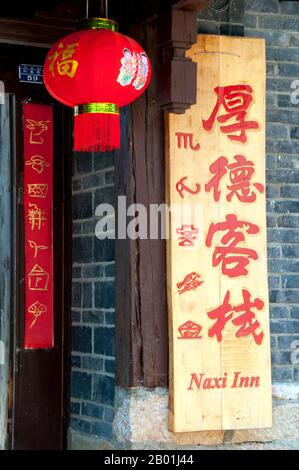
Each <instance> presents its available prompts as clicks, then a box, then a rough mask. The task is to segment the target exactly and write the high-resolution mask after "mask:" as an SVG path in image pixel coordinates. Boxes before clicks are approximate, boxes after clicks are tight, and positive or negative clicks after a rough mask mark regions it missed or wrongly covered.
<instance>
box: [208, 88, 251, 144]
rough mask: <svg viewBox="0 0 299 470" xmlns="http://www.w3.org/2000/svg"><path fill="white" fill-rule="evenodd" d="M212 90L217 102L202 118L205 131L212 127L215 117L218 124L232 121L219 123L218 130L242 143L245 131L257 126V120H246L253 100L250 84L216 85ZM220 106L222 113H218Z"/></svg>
mask: <svg viewBox="0 0 299 470" xmlns="http://www.w3.org/2000/svg"><path fill="white" fill-rule="evenodd" d="M214 91H215V93H216V94H217V102H216V104H215V107H214V109H213V111H212V113H211V115H210V117H209V118H208V119H203V120H202V123H203V127H204V129H205V130H207V131H210V130H211V129H213V127H214V124H215V121H216V118H217V121H218V122H219V123H220V124H224V123H227V122H228V121H233V122H232V123H228V124H226V125H220V130H221V132H223V133H224V134H227V136H228V138H229V139H230V140H234V141H238V142H242V143H243V144H244V143H245V142H246V141H247V134H246V131H248V130H250V129H258V128H259V125H258V122H257V121H246V116H247V112H248V109H249V107H250V105H251V103H252V101H253V98H252V92H253V90H252V88H251V86H249V85H231V86H224V87H220V86H218V87H216V88H214ZM221 107H222V108H223V109H224V113H223V114H220V112H221V111H220V109H221Z"/></svg>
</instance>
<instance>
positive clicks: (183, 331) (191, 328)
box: [178, 320, 202, 339]
mask: <svg viewBox="0 0 299 470" xmlns="http://www.w3.org/2000/svg"><path fill="white" fill-rule="evenodd" d="M201 330H202V327H201V326H200V325H198V323H194V322H193V321H191V320H188V321H186V322H185V323H183V325H181V326H180V327H179V328H178V332H179V334H180V336H178V339H200V338H201V336H200V332H201Z"/></svg>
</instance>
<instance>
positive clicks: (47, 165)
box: [23, 104, 54, 349]
mask: <svg viewBox="0 0 299 470" xmlns="http://www.w3.org/2000/svg"><path fill="white" fill-rule="evenodd" d="M23 110H24V220H25V340H24V343H25V344H24V347H25V349H35V348H51V347H53V345H54V331H53V326H54V312H53V308H54V305H53V294H54V291H53V208H52V206H53V111H52V107H51V106H46V105H37V104H25V105H24V108H23Z"/></svg>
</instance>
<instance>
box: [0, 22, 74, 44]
mask: <svg viewBox="0 0 299 470" xmlns="http://www.w3.org/2000/svg"><path fill="white" fill-rule="evenodd" d="M75 29H76V22H75V21H67V22H65V23H62V22H59V23H58V24H57V22H55V21H54V20H53V21H52V22H49V21H48V22H45V23H43V22H42V21H39V20H30V21H26V20H17V19H14V18H0V42H1V43H6V44H17V45H25V46H37V47H45V48H50V47H51V46H52V45H53V44H54V43H55V42H56V41H58V40H59V39H61V38H62V37H63V36H66V35H67V34H70V33H72V32H73V31H75Z"/></svg>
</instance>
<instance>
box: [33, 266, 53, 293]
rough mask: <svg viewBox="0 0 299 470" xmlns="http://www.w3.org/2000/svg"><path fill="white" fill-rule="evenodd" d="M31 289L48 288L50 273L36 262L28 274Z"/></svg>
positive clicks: (44, 289)
mask: <svg viewBox="0 0 299 470" xmlns="http://www.w3.org/2000/svg"><path fill="white" fill-rule="evenodd" d="M28 281H29V282H28V285H29V290H43V291H46V290H48V284H49V274H48V273H47V271H45V270H44V269H43V268H42V267H41V266H39V264H35V265H34V266H33V268H32V269H31V271H30V273H29V274H28Z"/></svg>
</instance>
